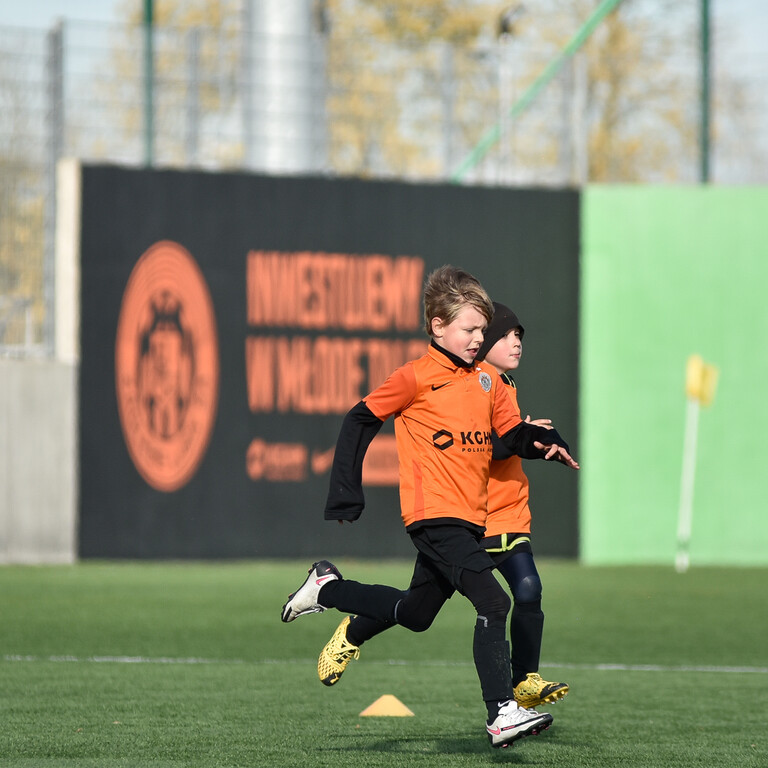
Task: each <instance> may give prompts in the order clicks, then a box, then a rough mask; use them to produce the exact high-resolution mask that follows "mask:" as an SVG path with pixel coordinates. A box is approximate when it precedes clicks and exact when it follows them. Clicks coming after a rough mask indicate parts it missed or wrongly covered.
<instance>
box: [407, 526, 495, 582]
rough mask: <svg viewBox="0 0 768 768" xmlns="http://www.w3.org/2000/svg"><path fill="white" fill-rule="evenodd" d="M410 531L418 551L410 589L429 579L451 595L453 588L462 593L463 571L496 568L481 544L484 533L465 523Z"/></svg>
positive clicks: (478, 571)
mask: <svg viewBox="0 0 768 768" xmlns="http://www.w3.org/2000/svg"><path fill="white" fill-rule="evenodd" d="M409 533H410V536H411V541H413V545H414V546H415V547H416V549H417V550H418V552H419V554H418V556H417V558H416V565H415V566H414V569H413V578H412V579H411V587H410V588H411V589H413V588H414V587H417V586H419V585H420V584H423V583H424V582H426V581H430V582H437V583H439V584H440V585H441V589H442V591H443V593H444V594H446V597H450V594H451V593H453V591H458V592H461V574H462V572H463V571H465V570H467V571H474V572H475V573H480V572H482V571H485V570H487V569H489V568H493V567H494V562H493V560H492V559H491V556H490V555H489V554H488V553H487V552H486V551H485V549H483V546H482V544H481V543H480V542H481V541H482V534H481V533H479V532H475V531H473V530H472V529H470V528H466V527H465V526H463V525H450V524H448V525H425V526H423V527H421V528H419V529H417V530H415V531H413V532H409Z"/></svg>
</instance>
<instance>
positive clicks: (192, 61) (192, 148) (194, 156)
mask: <svg viewBox="0 0 768 768" xmlns="http://www.w3.org/2000/svg"><path fill="white" fill-rule="evenodd" d="M187 73H188V80H187V99H186V101H187V110H186V111H187V119H186V129H185V141H184V154H185V157H186V162H187V165H197V162H198V149H199V145H200V28H199V27H193V28H192V29H190V30H189V32H188V33H187Z"/></svg>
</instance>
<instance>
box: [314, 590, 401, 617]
mask: <svg viewBox="0 0 768 768" xmlns="http://www.w3.org/2000/svg"><path fill="white" fill-rule="evenodd" d="M402 597H403V593H402V592H401V591H400V590H399V589H395V588H394V587H387V586H384V585H382V584H361V583H360V582H358V581H352V580H350V579H340V580H339V581H329V582H328V583H327V584H325V585H324V586H323V587H322V588H321V589H320V592H319V593H318V596H317V601H318V603H320V605H322V606H323V607H325V608H336V609H337V610H339V611H342V612H343V613H355V614H357V615H358V616H367V617H368V618H369V619H375V620H377V621H381V622H385V623H386V622H390V623H391V622H393V621H394V614H395V605H397V603H398V602H399V600H400V599H401V598H402Z"/></svg>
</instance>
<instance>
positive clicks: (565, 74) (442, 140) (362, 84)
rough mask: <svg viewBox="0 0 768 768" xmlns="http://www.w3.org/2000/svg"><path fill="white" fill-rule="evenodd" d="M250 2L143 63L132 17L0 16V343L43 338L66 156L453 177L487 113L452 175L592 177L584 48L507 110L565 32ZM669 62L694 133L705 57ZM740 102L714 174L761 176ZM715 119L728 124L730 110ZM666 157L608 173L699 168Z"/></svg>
mask: <svg viewBox="0 0 768 768" xmlns="http://www.w3.org/2000/svg"><path fill="white" fill-rule="evenodd" d="M259 7H260V4H258V3H257V4H252V5H249V4H247V3H246V4H244V8H247V9H248V10H247V12H246V11H244V12H243V14H242V16H240V17H238V18H236V19H234V20H232V22H231V24H230V26H229V27H227V26H224V27H222V28H220V29H216V30H213V29H205V28H192V29H187V30H180V29H168V28H155V30H154V35H153V38H152V48H153V52H154V69H153V70H152V76H151V77H149V76H148V70H147V69H146V68H145V66H144V62H145V61H146V56H144V55H142V54H143V53H146V50H147V49H146V43H147V38H146V37H145V35H144V32H143V30H142V28H141V27H122V26H114V25H103V24H92V23H85V22H65V23H60V24H59V25H57V26H56V27H54V28H53V29H51V30H48V31H40V30H29V29H16V28H0V355H4V356H18V357H30V356H39V357H47V356H50V355H51V354H52V351H53V338H54V328H53V310H52V307H53V294H54V289H53V286H54V280H55V275H54V268H53V264H54V257H53V256H54V231H55V212H56V206H55V174H56V163H57V161H58V160H59V159H60V158H62V157H70V156H75V157H79V158H81V159H83V160H84V161H86V162H87V161H94V162H114V163H119V164H125V165H135V166H136V165H154V166H157V167H175V168H199V169H208V170H212V171H215V170H243V171H251V172H259V173H270V174H321V175H344V176H359V177H366V178H390V179H405V180H412V181H433V182H447V181H456V180H457V179H456V177H455V170H456V168H457V167H458V166H459V164H460V163H461V162H462V160H464V159H465V158H466V157H467V155H468V153H470V152H471V151H472V150H473V148H474V147H476V146H477V144H478V142H479V141H481V139H482V137H483V135H484V132H485V131H487V129H488V128H489V127H491V126H494V125H497V126H498V128H499V136H498V141H497V142H496V143H495V145H494V147H493V148H492V149H491V150H490V151H489V152H488V153H487V154H485V155H484V156H483V157H482V158H480V159H478V162H477V163H476V164H474V165H473V167H472V168H471V169H470V170H469V171H468V172H467V174H466V175H465V176H464V177H463V178H461V179H460V181H461V182H462V183H470V184H484V185H517V186H521V185H525V186H557V187H561V186H581V185H583V184H585V183H587V182H588V181H590V180H591V179H590V170H589V168H590V151H591V149H590V147H591V145H590V120H591V119H592V117H591V113H590V108H589V99H590V94H591V90H590V89H591V88H592V84H591V83H590V82H589V79H588V75H587V63H586V61H585V59H584V57H583V56H582V55H580V54H576V55H575V56H574V57H573V58H571V59H569V60H568V62H567V64H566V65H565V66H564V67H563V68H562V69H561V70H560V71H559V72H558V73H557V75H556V77H554V78H553V80H552V82H550V83H549V84H548V86H547V87H546V88H545V89H543V90H542V91H541V93H540V94H538V96H537V98H536V100H535V101H534V102H533V103H532V104H531V106H530V107H529V108H528V109H526V110H525V112H524V113H523V114H522V115H521V116H520V117H519V118H518V119H516V120H515V121H514V122H510V121H507V120H505V119H504V117H505V116H506V115H508V114H509V113H510V110H511V109H512V107H513V106H514V105H515V104H516V102H517V101H518V100H519V98H520V96H521V95H522V94H523V93H524V92H525V90H526V88H527V87H529V86H530V84H531V83H532V82H533V81H534V80H535V78H536V75H537V73H540V72H541V71H543V70H544V69H545V67H546V66H547V64H548V63H549V62H551V61H552V60H553V58H554V57H555V56H556V55H557V53H558V49H557V48H555V47H553V46H547V45H546V44H545V43H544V42H542V41H541V40H539V42H538V43H533V42H528V43H526V42H524V41H518V40H515V39H510V37H509V36H502V37H499V38H494V39H488V40H486V41H485V42H481V43H478V44H474V45H472V46H471V47H469V46H466V47H461V46H458V45H453V44H448V43H445V42H435V43H432V44H427V45H423V44H422V45H410V46H409V45H406V44H403V43H396V42H388V43H382V42H376V41H374V40H365V41H362V40H360V39H347V40H344V39H336V38H334V39H333V41H332V44H331V42H330V41H329V36H328V34H327V31H326V30H324V29H322V28H318V26H317V24H316V23H315V21H316V20H313V19H307V20H306V23H304V24H303V25H302V24H299V25H298V26H297V25H295V24H294V26H293V27H292V28H291V29H285V28H281V26H280V24H279V23H275V22H276V20H275V19H269V18H260V17H258V13H259V11H258V8H259ZM270 25H272V26H270ZM256 30H258V32H256ZM669 77H670V78H671V79H673V80H674V93H675V94H676V98H677V99H683V100H684V101H687V102H688V103H689V104H690V110H689V113H690V115H689V125H688V126H687V132H688V134H689V135H692V136H695V123H696V116H695V115H696V105H697V101H698V89H699V80H698V68H697V63H696V62H695V60H693V59H692V58H689V59H687V60H686V59H685V57H681V59H680V61H677V62H675V63H670V65H669ZM761 86H762V82H761V80H760V78H759V77H758V76H756V77H755V79H754V80H753V81H751V82H746V83H742V85H741V88H742V91H741V95H742V96H743V99H744V100H746V102H750V98H751V97H750V88H752V89H753V90H754V91H755V92H760V93H762V88H761ZM660 90H662V91H663V89H660ZM670 92H671V91H670ZM668 97H669V94H667V98H668ZM659 98H662V97H661V96H660V97H659ZM757 101H759V99H757ZM751 103H756V100H755V99H752V102H751ZM634 107H635V109H636V110H637V114H636V116H635V118H634V120H635V121H636V126H637V131H638V134H639V135H640V136H642V134H643V132H644V131H645V132H652V131H654V130H656V131H658V125H657V124H656V122H655V120H656V116H657V115H658V114H659V113H660V112H661V111H663V109H664V106H663V104H660V103H647V104H636V105H634ZM746 116H747V118H748V119H746V120H740V121H739V132H738V138H737V139H734V140H730V139H729V135H728V134H727V132H726V131H723V132H722V133H721V134H720V135H719V136H716V141H715V142H714V144H715V152H716V156H717V163H716V164H715V166H714V170H713V179H712V180H713V181H715V182H717V183H753V184H754V183H765V182H766V180H768V163H767V162H766V154H765V151H766V150H765V147H764V145H763V139H762V135H763V133H762V131H761V121H762V120H763V118H762V117H761V114H760V113H758V112H757V111H756V108H755V110H753V111H751V112H750V111H749V110H748V111H747V112H746ZM721 125H722V126H723V128H724V129H726V128H727V127H728V115H726V116H725V117H723V118H722V120H721ZM685 135H686V133H685V131H682V132H681V136H685ZM675 156H676V160H675V163H674V164H672V165H670V166H669V167H667V168H666V169H665V171H664V172H663V173H661V174H660V173H659V170H658V169H657V168H651V167H649V168H648V172H647V177H645V178H633V179H622V178H620V177H619V178H615V179H613V180H614V181H646V182H676V183H694V182H696V181H697V170H698V159H697V150H696V146H695V142H694V143H693V144H691V143H690V142H689V143H688V144H687V145H683V146H681V148H680V150H679V152H677V153H676V155H675ZM211 204H212V205H225V204H226V201H211Z"/></svg>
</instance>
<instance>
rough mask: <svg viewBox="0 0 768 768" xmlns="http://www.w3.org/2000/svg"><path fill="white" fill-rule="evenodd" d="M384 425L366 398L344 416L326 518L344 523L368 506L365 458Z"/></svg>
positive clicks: (358, 514) (334, 459)
mask: <svg viewBox="0 0 768 768" xmlns="http://www.w3.org/2000/svg"><path fill="white" fill-rule="evenodd" d="M383 424H384V422H383V421H381V419H379V418H378V417H377V416H375V415H374V414H373V413H372V411H371V410H370V408H368V406H367V405H366V404H365V403H364V402H363V401H362V400H361V401H360V402H359V403H358V404H357V405H356V406H355V407H354V408H352V410H350V411H349V412H348V413H347V415H346V416H345V417H344V421H343V422H342V425H341V431H340V432H339V437H338V439H337V441H336V451H335V453H334V454H333V466H332V467H331V482H330V487H329V489H328V500H327V501H326V503H325V519H326V520H338V521H339V522H342V521H344V520H350V521H351V520H357V518H358V517H360V513H361V512H362V511H363V508H364V507H365V497H364V496H363V459H364V458H365V452H366V451H367V450H368V446H369V445H370V443H371V440H373V438H374V437H376V435H377V434H378V432H379V430H380V429H381V427H382V425H383Z"/></svg>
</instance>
